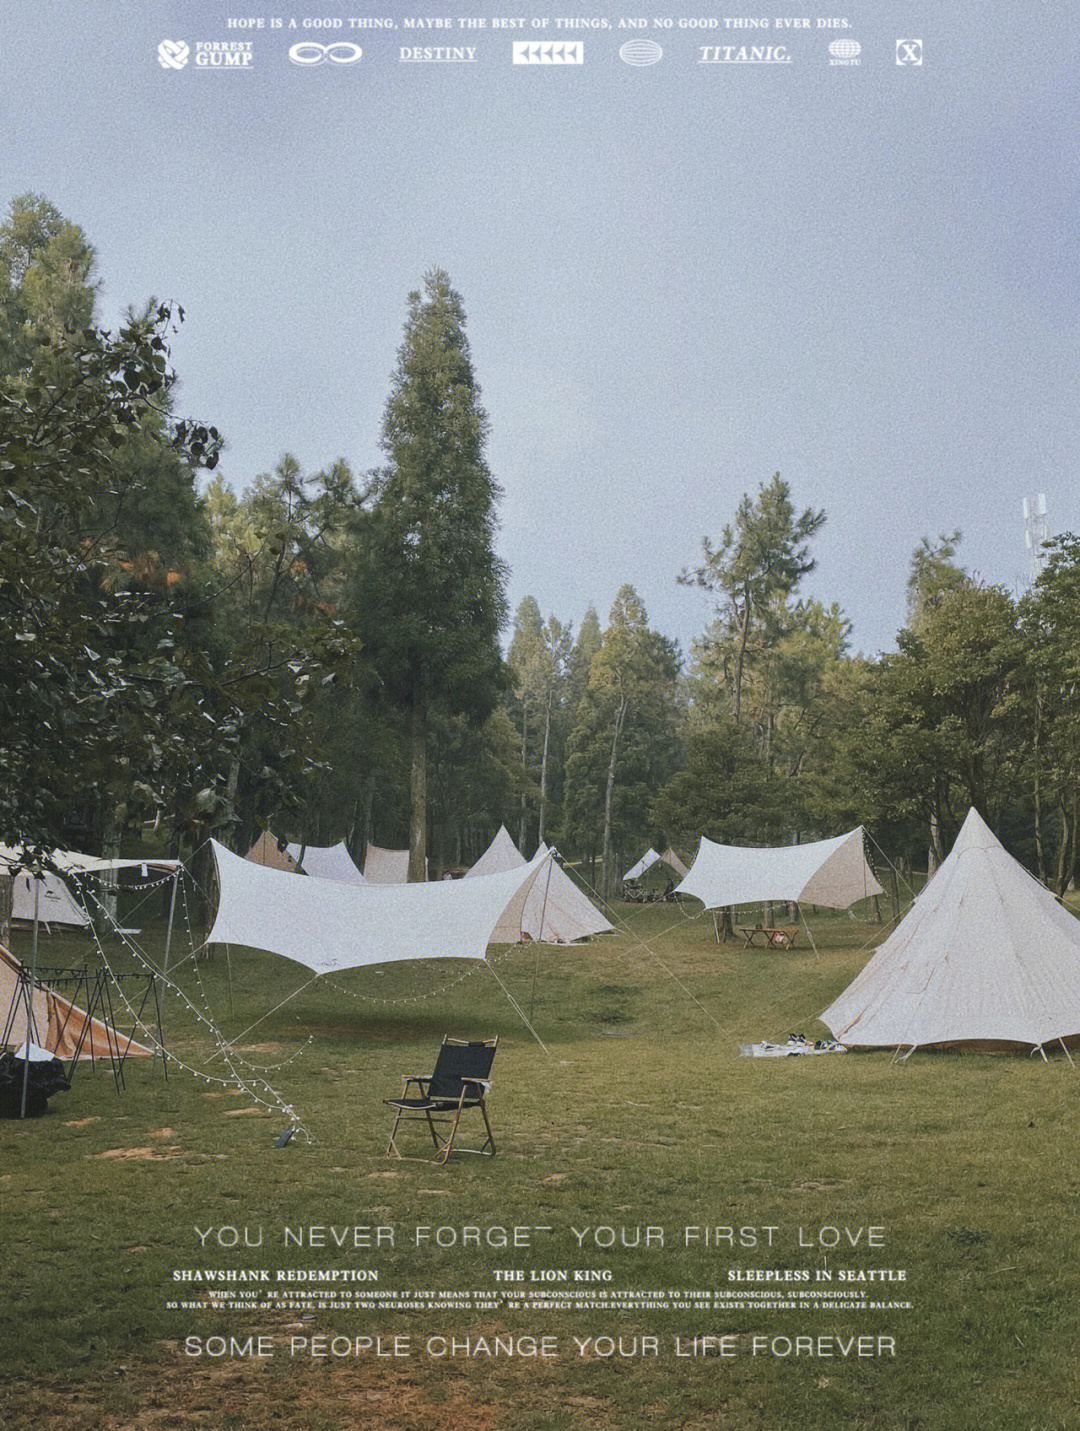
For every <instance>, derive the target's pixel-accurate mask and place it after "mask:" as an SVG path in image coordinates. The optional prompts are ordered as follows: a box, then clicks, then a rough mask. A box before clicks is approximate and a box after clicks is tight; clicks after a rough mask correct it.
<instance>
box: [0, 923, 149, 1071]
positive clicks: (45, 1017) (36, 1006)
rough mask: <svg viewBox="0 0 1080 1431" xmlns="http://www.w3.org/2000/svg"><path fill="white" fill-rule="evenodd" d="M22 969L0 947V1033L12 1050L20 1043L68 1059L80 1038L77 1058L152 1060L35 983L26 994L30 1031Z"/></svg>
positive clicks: (143, 1050) (135, 1045)
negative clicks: (3, 1032)
mask: <svg viewBox="0 0 1080 1431" xmlns="http://www.w3.org/2000/svg"><path fill="white" fill-rule="evenodd" d="M21 969H22V966H21V965H20V963H19V961H18V959H16V958H15V956H14V955H13V954H10V953H9V952H8V951H7V950H6V949H5V948H4V947H3V946H2V945H0V1032H2V1031H3V1030H4V1029H5V1026H6V1029H7V1034H6V1041H7V1042H8V1043H9V1044H11V1045H12V1047H16V1046H18V1045H20V1044H22V1043H24V1042H26V1041H27V1039H28V1038H29V1041H30V1042H31V1043H35V1044H37V1045H38V1047H39V1048H43V1049H45V1050H47V1052H49V1053H52V1054H55V1055H56V1057H57V1058H72V1057H73V1056H74V1054H75V1050H76V1048H78V1045H79V1039H80V1037H81V1036H83V1035H84V1032H85V1037H83V1044H82V1048H81V1049H80V1050H79V1057H80V1058H108V1057H110V1055H111V1056H112V1057H114V1058H122V1057H125V1056H127V1057H131V1058H152V1057H153V1056H154V1054H153V1049H149V1048H144V1047H143V1045H142V1044H141V1043H135V1042H134V1041H133V1040H129V1039H128V1038H127V1037H126V1036H123V1035H121V1034H119V1033H117V1032H116V1030H115V1029H111V1030H110V1029H109V1028H106V1026H105V1025H104V1024H103V1023H102V1022H101V1021H100V1019H92V1018H90V1017H89V1015H88V1014H86V1013H85V1012H84V1011H83V1010H82V1009H80V1008H77V1007H76V1005H75V1004H72V1003H69V1002H68V1000H67V999H64V998H61V996H60V995H59V994H57V993H54V992H53V990H52V989H50V988H48V987H47V986H46V985H44V984H35V985H34V986H33V991H32V992H31V993H30V1006H31V1011H32V1013H33V1020H34V1028H33V1029H32V1030H31V1029H29V1028H28V1027H27V1017H26V985H25V984H24V983H23V981H22V980H21V978H20V971H21Z"/></svg>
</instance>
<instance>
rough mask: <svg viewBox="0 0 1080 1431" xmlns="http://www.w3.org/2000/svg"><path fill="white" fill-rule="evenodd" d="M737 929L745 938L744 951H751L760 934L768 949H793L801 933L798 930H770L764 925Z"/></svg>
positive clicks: (750, 925) (743, 926) (742, 926)
mask: <svg viewBox="0 0 1080 1431" xmlns="http://www.w3.org/2000/svg"><path fill="white" fill-rule="evenodd" d="M737 928H738V932H739V933H740V934H741V935H742V937H743V945H742V947H743V948H744V949H749V948H750V946H751V945H752V944H753V942H754V940H755V939H756V938H757V936H758V935H759V934H760V935H761V937H762V940H763V943H764V946H765V948H766V949H791V948H792V947H793V946H794V944H795V939H796V936H797V935H798V933H799V931H798V929H790V928H775V929H770V928H769V927H768V926H767V925H764V924H740V925H738V926H737Z"/></svg>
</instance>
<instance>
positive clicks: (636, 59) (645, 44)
mask: <svg viewBox="0 0 1080 1431" xmlns="http://www.w3.org/2000/svg"><path fill="white" fill-rule="evenodd" d="M663 54H664V52H663V50H662V49H661V48H660V46H659V45H658V44H657V43H656V41H655V40H627V42H626V44H625V45H623V46H622V48H621V49H620V50H619V59H620V60H622V62H623V63H624V64H627V65H655V64H656V63H657V61H658V60H660V59H661V58H662V57H663Z"/></svg>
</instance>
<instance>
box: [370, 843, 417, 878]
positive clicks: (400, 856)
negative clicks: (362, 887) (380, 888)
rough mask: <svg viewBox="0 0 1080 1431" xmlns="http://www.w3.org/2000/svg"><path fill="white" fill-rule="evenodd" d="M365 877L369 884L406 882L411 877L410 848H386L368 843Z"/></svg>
mask: <svg viewBox="0 0 1080 1431" xmlns="http://www.w3.org/2000/svg"><path fill="white" fill-rule="evenodd" d="M364 878H365V879H366V880H367V881H368V883H369V884H405V883H406V882H407V880H408V878H409V852H408V850H384V849H383V848H382V847H381V846H380V845H368V847H367V849H366V850H365V852H364Z"/></svg>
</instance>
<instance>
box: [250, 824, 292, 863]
mask: <svg viewBox="0 0 1080 1431" xmlns="http://www.w3.org/2000/svg"><path fill="white" fill-rule="evenodd" d="M244 859H246V860H250V861H251V862H252V864H255V865H265V866H266V868H267V869H271V870H285V871H286V872H287V873H289V874H295V873H296V869H297V865H296V861H295V860H294V859H293V857H292V856H291V855H290V854H288V853H287V852H286V851H285V850H282V849H279V848H278V842H277V840H276V839H275V838H274V836H273V835H272V834H271V833H270V831H269V830H264V831H263V832H262V834H261V835H260V836H259V838H258V839H257V840H256V841H255V843H254V844H253V845H252V847H251V849H250V850H248V852H247V854H246V855H245V856H244Z"/></svg>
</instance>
